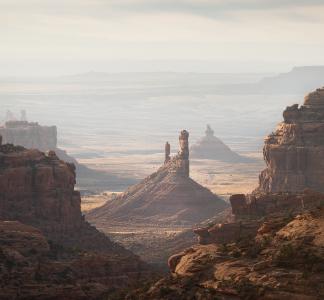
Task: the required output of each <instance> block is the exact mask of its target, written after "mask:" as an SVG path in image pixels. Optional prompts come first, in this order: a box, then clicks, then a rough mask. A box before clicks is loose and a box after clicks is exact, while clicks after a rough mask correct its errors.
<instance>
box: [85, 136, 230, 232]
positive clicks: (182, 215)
mask: <svg viewBox="0 0 324 300" xmlns="http://www.w3.org/2000/svg"><path fill="white" fill-rule="evenodd" d="M188 138H189V133H188V132H187V131H186V130H183V131H181V133H180V136H179V144H180V150H179V152H178V154H177V155H175V156H174V157H170V145H169V143H166V147H165V162H164V165H163V166H161V167H160V168H159V169H158V170H157V171H156V172H155V173H153V174H151V175H150V176H148V177H147V178H145V179H144V180H143V181H142V182H140V183H139V184H137V185H134V186H131V187H130V188H129V189H127V190H126V191H125V192H124V193H123V194H121V195H120V196H117V197H116V198H115V199H114V200H111V201H107V202H106V203H105V204H104V205H103V206H101V207H98V208H95V209H94V210H92V211H90V212H89V213H87V215H86V217H87V220H89V221H90V222H91V223H93V224H96V226H98V228H105V226H107V225H111V224H121V223H124V224H129V223H134V224H135V223H137V224H151V225H156V224H157V225H163V226H165V225H166V226H169V225H171V224H172V225H185V226H192V225H193V224H197V223H200V222H201V221H204V220H205V219H207V218H209V217H212V216H214V215H215V214H216V213H217V212H220V211H222V210H224V209H225V208H226V207H227V204H226V203H225V201H223V200H222V199H220V198H219V197H218V196H216V195H215V194H213V193H212V192H211V191H209V190H208V189H207V188H205V187H203V186H201V185H200V184H198V183H197V182H195V181H194V180H192V179H191V178H190V177H189V144H188Z"/></svg>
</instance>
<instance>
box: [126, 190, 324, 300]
mask: <svg viewBox="0 0 324 300" xmlns="http://www.w3.org/2000/svg"><path fill="white" fill-rule="evenodd" d="M322 199H324V195H322ZM201 233H202V232H199V234H200V235H201ZM323 233H324V206H323V205H322V206H318V207H313V208H312V209H310V210H305V211H304V212H302V213H300V214H298V215H295V216H293V215H279V216H278V215H275V214H274V215H268V216H267V217H266V218H260V219H254V220H252V219H250V220H249V221H245V222H236V223H235V222H232V223H228V224H222V225H218V226H217V228H216V227H212V228H210V230H209V233H208V234H209V239H206V237H204V236H203V235H201V236H202V237H203V238H204V239H203V240H201V242H202V243H203V244H199V245H195V246H193V247H190V248H188V249H186V250H185V251H183V252H181V253H178V254H176V255H173V256H171V257H170V259H169V268H170V271H171V274H170V276H168V277H165V278H163V279H161V280H160V281H158V282H156V283H155V284H154V285H152V286H150V287H149V288H148V289H142V290H137V291H136V294H135V295H136V297H138V298H136V297H135V295H134V294H133V295H130V296H129V299H183V300H184V299H204V300H205V299H207V300H208V299H210V300H211V299H223V300H245V299H262V300H276V299H288V300H296V299H300V300H319V299H322V298H323V297H324V234H323ZM132 297H133V298H132Z"/></svg>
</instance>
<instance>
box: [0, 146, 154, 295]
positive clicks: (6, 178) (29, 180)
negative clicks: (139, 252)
mask: <svg viewBox="0 0 324 300" xmlns="http://www.w3.org/2000/svg"><path fill="white" fill-rule="evenodd" d="M74 184H75V167H74V165H73V164H69V163H65V162H63V161H61V160H59V159H58V157H57V156H56V154H55V152H53V151H50V152H49V153H48V154H47V155H45V154H44V153H43V152H40V151H39V150H27V149H25V148H23V147H20V146H13V145H10V144H5V145H2V146H0V279H1V280H0V298H1V299H106V298H107V297H108V295H110V293H111V292H112V291H114V290H112V289H115V288H121V287H123V288H124V287H127V286H130V285H133V284H135V283H136V282H139V281H140V280H144V278H146V276H147V274H151V273H150V269H149V268H148V266H147V265H146V264H145V263H143V262H142V261H140V260H139V258H138V257H137V256H135V255H134V254H133V253H131V252H130V251H128V250H126V249H124V248H123V247H121V246H120V245H118V244H116V243H113V242H111V241H110V240H109V238H107V237H106V236H105V235H104V234H103V233H100V232H99V231H98V230H97V229H96V228H95V227H93V226H91V225H90V224H88V223H87V222H86V221H85V220H84V217H83V216H82V214H81V209H80V202H81V199H80V194H79V192H77V191H75V190H74ZM17 286H19V287H20V288H19V289H17ZM2 296H3V297H2Z"/></svg>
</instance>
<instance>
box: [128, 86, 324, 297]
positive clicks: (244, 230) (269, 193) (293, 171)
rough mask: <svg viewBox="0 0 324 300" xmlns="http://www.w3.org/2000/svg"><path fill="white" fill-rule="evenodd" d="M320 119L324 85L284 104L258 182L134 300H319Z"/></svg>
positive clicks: (323, 269) (323, 287) (323, 244)
mask: <svg viewBox="0 0 324 300" xmlns="http://www.w3.org/2000/svg"><path fill="white" fill-rule="evenodd" d="M323 122H324V89H317V90H316V91H315V92H313V93H310V94H309V95H308V96H306V97H305V102H304V105H302V106H301V107H298V105H294V106H292V107H288V108H287V109H286V110H285V111H284V122H283V123H281V124H279V127H278V129H277V130H276V131H275V133H273V134H271V135H270V136H269V137H268V138H266V140H265V146H264V159H265V160H266V162H267V169H266V170H265V171H263V172H262V173H261V175H260V184H259V187H258V188H257V189H256V190H255V191H254V192H253V193H252V194H251V195H243V194H242V195H233V196H232V197H231V198H230V202H231V207H232V212H231V213H230V214H229V215H227V217H224V220H223V222H221V223H219V224H217V223H214V224H210V225H209V226H207V227H202V228H197V229H196V230H195V233H196V234H197V235H198V237H199V244H198V245H194V246H192V247H190V248H188V249H186V250H184V251H183V252H181V253H178V254H175V255H173V256H171V257H170V258H169V262H168V263H169V268H170V272H171V274H170V275H169V276H167V277H165V278H163V279H161V280H159V281H158V282H156V283H155V284H153V285H151V286H150V287H149V288H146V289H144V288H143V289H140V290H137V291H136V295H137V297H138V299H179V300H181V299H183V300H185V299H201V300H202V299H204V300H205V299H206V300H212V299H222V300H245V299H258V300H320V299H324V194H323V193H322V192H323V186H324V177H323V174H324V173H323V172H324V171H323V170H324V168H323V164H324V156H323V149H324V148H323V146H324V134H323V133H324V123H323ZM133 296H134V293H133V294H131V295H130V296H129V298H128V299H134V298H132V297H133Z"/></svg>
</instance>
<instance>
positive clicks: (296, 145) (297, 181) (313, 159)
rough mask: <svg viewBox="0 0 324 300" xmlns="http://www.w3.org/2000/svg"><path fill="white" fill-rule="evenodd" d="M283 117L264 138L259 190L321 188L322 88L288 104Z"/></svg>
mask: <svg viewBox="0 0 324 300" xmlns="http://www.w3.org/2000/svg"><path fill="white" fill-rule="evenodd" d="M283 117H284V121H283V122H282V123H280V124H279V125H278V127H277V129H276V131H275V132H274V133H272V134H270V135H269V136H268V137H267V138H266V139H265V145H264V150H263V152H264V159H265V161H266V164H267V168H266V169H265V170H264V171H263V172H262V173H261V175H260V185H259V188H258V191H260V192H266V193H267V192H286V191H288V192H300V191H303V190H304V189H305V188H310V189H312V190H315V191H320V192H323V191H324V88H321V89H317V90H316V91H314V92H312V93H310V94H309V95H307V96H306V97H305V101H304V104H303V105H301V106H300V107H298V105H297V104H295V105H292V106H290V107H287V108H286V110H285V111H284V112H283Z"/></svg>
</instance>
